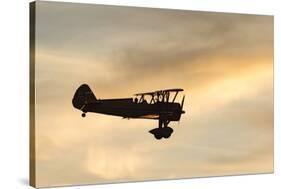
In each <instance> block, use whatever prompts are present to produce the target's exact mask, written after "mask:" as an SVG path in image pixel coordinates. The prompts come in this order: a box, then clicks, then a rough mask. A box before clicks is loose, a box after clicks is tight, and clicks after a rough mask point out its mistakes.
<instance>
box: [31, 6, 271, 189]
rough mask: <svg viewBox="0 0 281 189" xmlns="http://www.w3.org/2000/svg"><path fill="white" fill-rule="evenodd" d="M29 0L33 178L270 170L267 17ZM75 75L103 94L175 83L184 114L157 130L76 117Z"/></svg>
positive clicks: (152, 124) (52, 180)
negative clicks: (161, 133) (167, 129)
mask: <svg viewBox="0 0 281 189" xmlns="http://www.w3.org/2000/svg"><path fill="white" fill-rule="evenodd" d="M36 4H37V5H36V11H37V12H36V51H35V52H36V54H35V62H36V67H35V71H36V74H35V84H36V105H35V111H36V113H35V115H36V123H35V124H36V128H35V133H36V137H35V143H36V183H37V185H38V186H41V187H43V186H60V185H72V184H75V185H77V184H95V183H112V182H128V181H142V180H158V179H176V178H194V177H206V176H223V175H236V174H256V173H271V172H273V16H264V15H245V14H230V13H214V12H198V11H197V12H196V11H186V10H168V9H152V8H135V7H120V6H103V5H87V4H74V3H58V2H44V1H37V2H36ZM83 83H87V84H88V85H89V86H90V87H91V89H92V90H93V92H94V93H95V95H96V97H97V98H99V99H103V98H123V97H124V98H126V97H132V95H133V94H135V93H138V92H147V91H154V90H158V89H166V88H183V89H184V92H183V94H185V95H186V99H185V104H184V110H185V111H186V113H185V114H183V116H182V117H181V120H180V122H179V123H178V122H171V123H170V125H169V126H171V127H172V128H173V129H174V133H173V135H172V136H171V137H170V138H169V139H162V140H160V141H158V140H155V139H154V137H153V136H152V135H151V134H150V133H148V131H149V130H151V129H153V128H156V127H157V126H158V122H157V121H156V120H143V119H140V120H138V119H132V120H127V119H122V118H121V117H114V116H107V115H101V114H95V113H88V114H87V117H86V118H82V117H81V112H80V111H79V110H77V109H75V108H74V107H73V106H72V103H71V100H72V97H73V95H74V92H75V90H76V89H77V88H78V87H79V86H80V85H81V84H83ZM183 94H181V95H180V96H179V98H178V99H177V100H178V101H180V100H181V98H182V95H183Z"/></svg>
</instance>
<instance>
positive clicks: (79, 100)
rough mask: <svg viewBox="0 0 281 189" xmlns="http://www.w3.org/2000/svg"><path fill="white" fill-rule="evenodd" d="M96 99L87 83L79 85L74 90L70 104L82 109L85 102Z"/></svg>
mask: <svg viewBox="0 0 281 189" xmlns="http://www.w3.org/2000/svg"><path fill="white" fill-rule="evenodd" d="M94 101H97V98H96V96H95V95H94V93H93V91H92V90H91V89H90V87H89V86H88V85H87V84H83V85H81V86H80V87H79V88H78V89H77V90H76V92H75V94H74V96H73V99H72V104H73V106H74V107H75V108H77V109H82V108H83V107H84V106H85V105H86V104H88V103H91V102H94Z"/></svg>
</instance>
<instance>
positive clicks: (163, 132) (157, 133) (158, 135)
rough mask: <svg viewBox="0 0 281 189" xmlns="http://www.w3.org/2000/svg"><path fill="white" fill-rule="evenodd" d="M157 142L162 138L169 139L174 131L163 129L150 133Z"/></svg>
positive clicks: (167, 128) (153, 130)
mask: <svg viewBox="0 0 281 189" xmlns="http://www.w3.org/2000/svg"><path fill="white" fill-rule="evenodd" d="M149 132H150V133H151V134H153V135H154V137H155V138H156V139H157V140H160V139H161V138H162V137H164V138H166V139H167V138H169V137H170V136H171V134H172V133H173V129H172V128H171V127H163V128H155V129H152V130H150V131H149Z"/></svg>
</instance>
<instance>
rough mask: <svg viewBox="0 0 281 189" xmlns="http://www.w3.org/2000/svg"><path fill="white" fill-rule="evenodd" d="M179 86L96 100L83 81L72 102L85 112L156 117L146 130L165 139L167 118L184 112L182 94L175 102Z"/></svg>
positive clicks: (170, 118) (156, 136) (167, 130)
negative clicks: (180, 98) (155, 126)
mask: <svg viewBox="0 0 281 189" xmlns="http://www.w3.org/2000/svg"><path fill="white" fill-rule="evenodd" d="M181 91H183V89H179V88H176V89H166V90H158V91H154V92H147V93H137V94H135V95H134V96H135V98H118V99H97V98H96V96H95V94H94V93H93V92H92V90H91V89H90V87H89V86H88V85H87V84H83V85H81V86H80V87H79V88H78V89H77V90H76V92H75V94H74V96H73V99H72V104H73V106H74V107H75V108H77V109H79V110H81V111H82V117H86V113H88V112H94V113H100V114H106V115H112V116H120V117H123V118H127V119H131V118H132V119H154V120H158V127H157V128H155V129H152V130H150V131H149V132H150V133H151V134H153V135H154V137H155V138H156V139H158V140H159V139H161V138H162V137H164V138H169V137H170V136H171V134H172V133H173V129H172V128H171V127H168V124H169V123H170V122H171V121H179V120H180V118H181V115H182V114H184V113H185V111H184V110H183V104H184V99H185V96H183V98H182V101H181V104H180V103H178V102H175V100H176V97H177V95H178V93H179V92H181Z"/></svg>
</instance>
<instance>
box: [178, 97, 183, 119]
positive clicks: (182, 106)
mask: <svg viewBox="0 0 281 189" xmlns="http://www.w3.org/2000/svg"><path fill="white" fill-rule="evenodd" d="M184 99H185V95H184V96H183V98H182V101H181V114H184V113H185V111H184V110H182V109H183V104H184ZM181 114H180V117H181ZM178 124H180V120H179V122H178Z"/></svg>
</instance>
